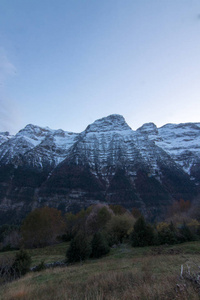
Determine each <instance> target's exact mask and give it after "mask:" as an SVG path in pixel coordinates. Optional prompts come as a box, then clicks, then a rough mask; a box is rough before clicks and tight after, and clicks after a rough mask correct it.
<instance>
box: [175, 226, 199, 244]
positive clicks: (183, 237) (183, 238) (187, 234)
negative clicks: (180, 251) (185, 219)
mask: <svg viewBox="0 0 200 300" xmlns="http://www.w3.org/2000/svg"><path fill="white" fill-rule="evenodd" d="M179 234H180V235H179V236H178V239H179V241H180V242H181V243H183V242H190V241H194V240H195V239H196V238H195V235H194V234H193V233H192V232H191V230H190V228H189V227H188V226H187V225H186V224H185V223H184V224H183V225H182V227H181V228H180V230H179Z"/></svg>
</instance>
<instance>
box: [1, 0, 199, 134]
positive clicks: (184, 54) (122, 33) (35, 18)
mask: <svg viewBox="0 0 200 300" xmlns="http://www.w3.org/2000/svg"><path fill="white" fill-rule="evenodd" d="M113 113H117V114H122V115H123V116H124V117H125V119H126V121H127V123H128V124H129V125H130V126H131V127H132V128H133V129H137V128H138V127H140V126H141V125H142V124H143V123H146V122H154V123H155V124H156V125H157V126H158V127H160V126H162V125H163V124H165V123H180V122H200V0H121V1H119V0H90V1H89V0H0V131H5V130H9V131H11V133H16V132H17V131H18V130H20V129H21V128H23V127H24V126H26V125H27V124H28V123H32V124H36V125H39V126H49V127H50V128H53V129H58V128H62V129H64V130H68V131H74V132H81V131H83V130H84V129H85V127H86V126H87V125H88V124H89V123H92V122H93V121H95V120H96V119H98V118H102V117H105V116H107V115H109V114H113Z"/></svg>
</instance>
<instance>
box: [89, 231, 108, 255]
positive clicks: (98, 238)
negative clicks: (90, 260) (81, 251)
mask: <svg viewBox="0 0 200 300" xmlns="http://www.w3.org/2000/svg"><path fill="white" fill-rule="evenodd" d="M91 246H92V253H91V257H94V258H99V257H101V256H103V255H105V254H107V253H108V252H109V251H110V247H109V246H108V242H107V240H106V238H105V236H104V235H103V233H101V232H97V233H95V234H94V236H93V239H92V242H91Z"/></svg>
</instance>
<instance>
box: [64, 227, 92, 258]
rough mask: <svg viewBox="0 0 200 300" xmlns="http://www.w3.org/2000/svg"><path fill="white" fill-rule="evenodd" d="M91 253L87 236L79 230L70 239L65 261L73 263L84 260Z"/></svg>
mask: <svg viewBox="0 0 200 300" xmlns="http://www.w3.org/2000/svg"><path fill="white" fill-rule="evenodd" d="M90 254H91V245H90V242H89V239H88V237H87V236H86V235H85V234H84V233H83V232H79V233H78V234H77V235H76V236H75V237H74V238H73V239H72V240H71V243H70V246H69V249H68V250H67V253H66V257H67V262H69V263H73V262H78V261H83V260H86V259H87V258H88V257H89V256H90Z"/></svg>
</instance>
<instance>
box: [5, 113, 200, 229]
mask: <svg viewBox="0 0 200 300" xmlns="http://www.w3.org/2000/svg"><path fill="white" fill-rule="evenodd" d="M199 184H200V123H184V124H166V125H164V126H162V127H160V128H157V127H156V125H155V124H154V123H146V124H144V125H143V126H142V127H140V128H138V129H137V130H136V131H134V130H132V129H131V128H130V127H129V125H128V124H127V123H126V121H125V119H124V117H123V116H121V115H117V114H114V115H110V116H108V117H105V118H102V119H99V120H96V121H95V122H94V123H92V124H90V125H88V126H87V128H86V129H85V130H84V131H83V132H81V133H73V132H67V131H63V130H61V129H59V130H52V129H50V128H48V127H45V128H42V127H39V126H35V125H32V124H29V125H27V126H26V127H25V128H24V129H22V130H20V131H19V132H18V133H17V134H16V135H13V136H11V135H9V133H8V132H3V133H2V132H1V133H0V223H1V224H3V223H17V222H20V221H21V220H22V218H24V216H25V215H26V214H27V213H28V212H30V211H31V210H33V209H34V208H36V207H41V206H45V205H48V206H50V207H56V208H58V209H60V210H62V211H63V212H66V211H72V212H77V211H78V210H80V209H81V208H85V207H87V206H89V205H91V204H95V203H99V202H102V203H108V204H120V205H123V206H124V207H126V208H128V209H131V208H133V207H136V208H139V209H140V210H141V212H142V213H143V214H144V215H145V216H147V217H148V218H149V219H152V220H155V219H159V218H161V217H162V216H164V215H165V214H166V212H167V210H168V208H169V207H170V205H172V203H173V202H174V201H176V200H180V199H184V200H190V201H192V200H193V199H194V198H195V197H197V195H198V194H199V193H200V185H199Z"/></svg>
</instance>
